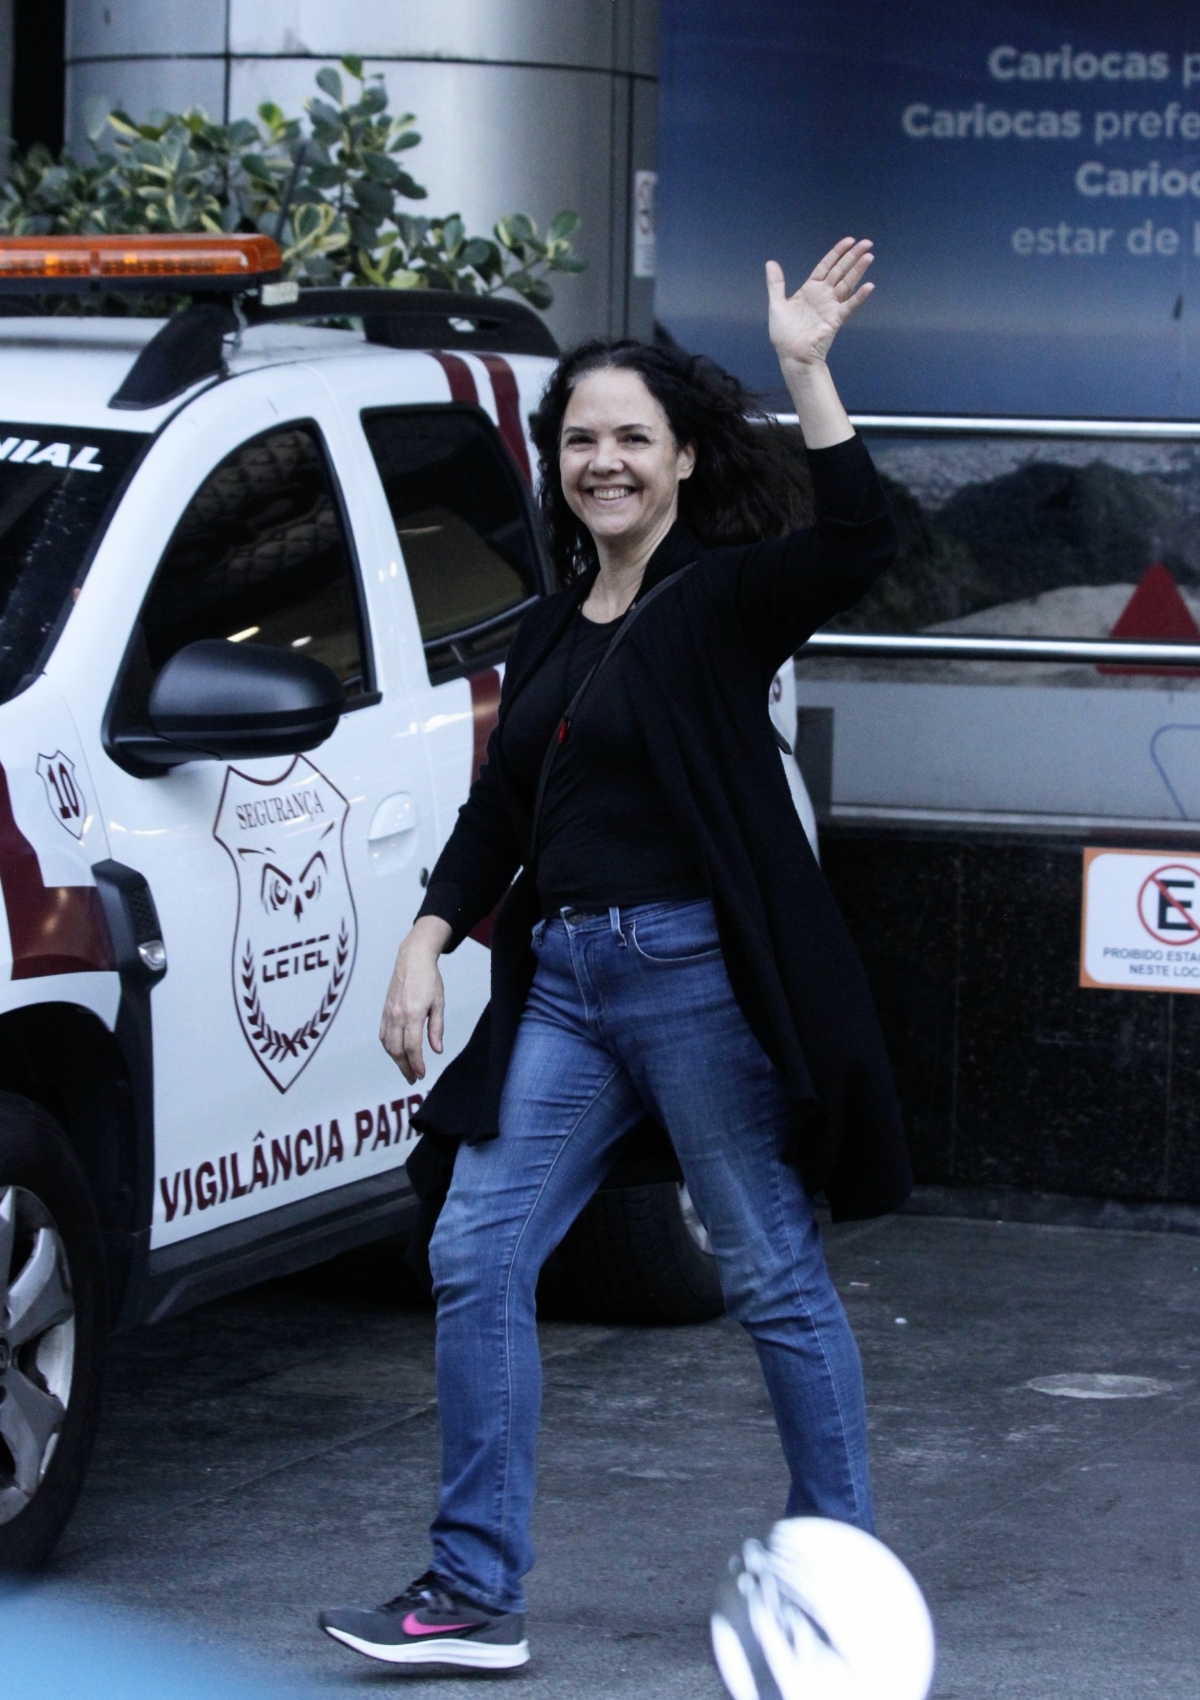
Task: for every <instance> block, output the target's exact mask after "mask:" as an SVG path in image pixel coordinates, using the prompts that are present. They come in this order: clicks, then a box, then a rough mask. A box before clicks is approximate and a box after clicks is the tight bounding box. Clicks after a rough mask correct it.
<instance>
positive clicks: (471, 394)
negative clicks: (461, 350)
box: [431, 348, 479, 407]
mask: <svg viewBox="0 0 1200 1700" xmlns="http://www.w3.org/2000/svg"><path fill="white" fill-rule="evenodd" d="M431 352H432V354H433V358H434V359H435V360H436V361H437V363H438V365H439V366H440V367H441V368H442V371H443V372H444V373H445V374H446V379H447V381H448V383H449V385H450V399H451V400H452V401H461V402H466V404H467V406H468V407H478V406H479V391H478V390H477V389H476V387H475V374H474V373H473V372H472V371H471V368H470V367H469V366H468V365H467V363H466V361H465V360H463V359H461V358H460V357H459V356H458V355H457V354H444V353H443V352H442V350H441V349H439V348H435V349H433V350H431Z"/></svg>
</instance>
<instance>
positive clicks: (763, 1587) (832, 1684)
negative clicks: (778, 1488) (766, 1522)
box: [712, 1517, 933, 1700]
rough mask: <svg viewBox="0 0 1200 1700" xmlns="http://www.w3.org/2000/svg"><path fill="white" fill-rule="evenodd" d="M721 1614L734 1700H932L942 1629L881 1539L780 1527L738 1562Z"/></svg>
mask: <svg viewBox="0 0 1200 1700" xmlns="http://www.w3.org/2000/svg"><path fill="white" fill-rule="evenodd" d="M729 1571H730V1574H729V1578H728V1580H727V1581H726V1582H725V1583H724V1584H723V1585H722V1587H721V1590H720V1593H719V1594H718V1596H717V1603H716V1605H715V1606H714V1608H713V1614H712V1642H713V1652H714V1654H715V1655H716V1660H717V1668H718V1670H719V1671H720V1672H721V1676H722V1679H723V1680H724V1683H725V1686H726V1688H727V1689H728V1690H729V1692H730V1694H731V1695H732V1696H733V1700H925V1696H926V1695H927V1694H928V1693H929V1688H930V1684H931V1683H932V1681H933V1624H932V1623H931V1621H930V1618H929V1610H928V1608H927V1606H926V1604H925V1601H924V1598H923V1597H922V1594H921V1590H920V1589H919V1588H918V1587H917V1584H916V1583H915V1582H914V1581H913V1579H912V1577H911V1576H910V1575H909V1573H908V1571H907V1570H906V1569H905V1568H904V1566H903V1564H901V1562H900V1560H899V1559H898V1558H897V1557H896V1555H895V1554H894V1553H892V1552H890V1551H889V1550H888V1548H887V1547H885V1546H884V1545H883V1543H882V1541H877V1540H876V1539H875V1538H874V1536H873V1535H867V1534H864V1533H863V1531H862V1530H861V1529H856V1528H854V1527H853V1526H852V1525H851V1524H849V1523H835V1522H833V1521H832V1520H831V1519H830V1518H827V1517H792V1518H789V1519H788V1520H787V1521H786V1522H783V1523H776V1525H775V1527H774V1528H773V1529H772V1530H771V1539H770V1544H769V1545H768V1546H765V1547H764V1546H763V1545H762V1543H761V1542H760V1541H747V1542H746V1544H745V1546H744V1547H743V1548H742V1551H741V1554H740V1556H739V1557H736V1558H732V1559H731V1560H730V1561H729Z"/></svg>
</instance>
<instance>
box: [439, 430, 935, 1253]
mask: <svg viewBox="0 0 1200 1700" xmlns="http://www.w3.org/2000/svg"><path fill="white" fill-rule="evenodd" d="M809 462H810V467H811V471H812V479H813V493H814V498H815V503H816V523H815V524H814V525H813V526H812V527H811V528H810V529H807V530H804V531H798V532H794V533H793V534H792V535H791V536H789V537H786V538H782V539H780V540H778V541H771V542H765V543H757V544H751V545H746V546H740V547H730V548H718V549H703V548H701V547H700V546H699V545H698V544H697V542H696V541H695V539H694V538H693V537H692V536H691V535H690V534H689V533H688V532H687V530H686V529H685V527H684V526H683V525H682V524H679V525H676V526H675V527H674V529H673V530H672V531H671V532H670V534H669V535H668V536H667V538H666V539H665V540H664V541H663V543H662V544H661V545H660V546H659V548H658V549H657V550H656V552H655V554H654V556H653V557H652V559H651V561H650V563H649V565H648V567H647V569H646V574H645V577H644V579H643V583H642V589H641V592H640V593H639V594H642V593H644V592H645V591H647V590H649V589H651V588H652V587H653V586H654V585H655V584H657V583H659V582H660V581H661V580H662V579H663V578H665V577H667V576H668V574H670V573H672V572H674V571H675V570H676V569H677V568H679V567H681V566H684V565H687V564H688V563H690V562H694V563H695V565H694V566H693V567H692V570H691V571H690V572H688V573H686V574H684V575H683V577H682V578H681V579H680V580H679V581H678V582H677V583H676V584H675V585H672V586H671V587H670V588H669V589H668V590H666V591H664V593H663V594H662V595H661V596H660V597H658V598H657V599H656V601H655V602H654V603H653V605H652V606H651V607H649V608H647V610H646V612H645V614H644V615H643V616H642V617H641V618H640V619H639V620H638V621H637V623H636V624H635V626H634V628H633V629H632V630H631V631H630V633H629V636H628V639H627V640H626V642H625V644H624V649H625V651H626V661H625V665H624V668H623V672H624V674H625V680H626V686H627V689H628V691H629V693H630V697H631V700H632V702H633V707H634V711H635V713H636V714H637V717H638V721H639V725H640V727H641V731H642V734H643V737H644V738H645V741H646V747H647V750H648V753H649V758H650V762H651V765H652V767H653V769H654V772H655V775H656V777H657V780H658V782H659V784H660V786H661V787H662V793H663V795H664V797H665V798H666V799H667V802H668V805H669V807H670V809H671V812H672V813H673V815H674V816H675V819H676V820H677V821H678V823H679V826H680V829H681V831H682V832H683V833H684V834H685V835H686V838H687V841H688V842H689V843H692V844H695V845H697V846H698V847H699V849H700V852H701V857H702V861H703V865H704V869H705V873H706V878H707V883H708V886H709V889H710V891H711V894H712V901H713V906H714V908H715V911H716V917H717V925H718V929H719V932H720V937H721V944H722V948H723V950H724V955H725V962H726V966H727V968H728V971H729V977H730V980H731V982H732V985H733V990H734V993H735V996H736V997H737V1000H738V1003H739V1005H740V1006H741V1008H742V1010H743V1012H744V1013H745V1016H746V1019H747V1021H748V1022H749V1024H750V1027H751V1028H752V1030H753V1031H754V1033H755V1035H756V1036H757V1038H758V1040H759V1042H760V1043H761V1045H762V1047H763V1049H764V1050H765V1051H766V1053H767V1055H768V1056H769V1057H770V1058H771V1060H772V1061H773V1062H774V1063H775V1065H776V1067H777V1068H778V1069H779V1070H780V1072H781V1073H782V1075H783V1077H784V1079H785V1081H786V1082H787V1085H788V1087H789V1089H790V1097H791V1101H792V1105H793V1124H792V1138H791V1151H790V1156H791V1159H792V1160H793V1161H794V1162H796V1164H797V1165H798V1167H799V1168H800V1170H801V1173H802V1175H803V1177H804V1181H805V1184H806V1186H807V1188H808V1189H809V1191H810V1192H818V1191H822V1190H823V1191H824V1193H825V1195H826V1197H827V1198H828V1200H829V1204H830V1208H831V1210H832V1212H833V1215H834V1218H835V1219H837V1220H841V1219H847V1218H854V1217H865V1216H874V1215H880V1214H882V1213H883V1212H885V1211H888V1210H892V1209H894V1208H895V1207H896V1206H897V1205H898V1204H900V1203H901V1202H903V1200H904V1199H905V1197H907V1195H908V1192H909V1191H910V1189H911V1185H912V1177H911V1174H910V1171H909V1164H908V1154H907V1150H906V1147H905V1142H904V1135H903V1131H902V1129H901V1125H900V1115H899V1108H898V1105H897V1102H896V1095H895V1090H894V1088H893V1084H892V1078H891V1072H890V1069H889V1066H888V1061H887V1056H886V1054H885V1051H884V1047H883V1040H882V1036H881V1034H880V1031H879V1025H878V1021H877V1019H876V1015H875V1010H874V1006H873V1004H872V1001H871V994H870V991H869V989H868V987H867V982H866V978H865V976H864V974H863V970H862V965H861V963H860V962H859V959H858V955H857V952H856V951H855V948H854V945H853V944H852V942H851V940H850V936H849V934H848V932H847V931H846V927H845V923H844V922H843V921H842V918H841V915H840V914H839V912H838V909H837V907H836V905H835V903H834V901H833V897H832V895H831V893H830V891H829V888H828V886H827V885H826V884H825V881H824V879H823V877H822V875H821V872H820V869H819V868H818V866H817V863H816V860H815V858H814V856H813V854H812V851H811V849H810V848H809V844H808V840H807V838H806V837H805V835H804V830H803V828H802V827H801V825H800V821H799V818H798V817H797V814H796V811H795V808H794V806H793V804H792V800H791V796H790V793H789V791H788V787H787V781H786V778H785V776H784V773H783V768H782V765H781V763H780V760H779V749H778V746H777V744H776V741H775V737H774V734H773V731H772V728H771V723H770V719H769V716H768V711H767V692H768V687H769V685H770V682H771V679H772V678H773V676H774V674H775V673H776V671H777V670H778V669H779V667H780V666H781V665H782V664H783V663H784V662H786V661H787V660H788V659H789V658H790V656H791V655H792V654H793V653H794V652H795V650H796V649H797V648H799V646H800V645H801V644H802V643H803V642H804V641H805V639H806V638H807V637H808V636H809V635H810V633H812V632H813V631H814V630H815V629H816V628H817V627H818V626H821V625H823V624H824V623H825V622H826V621H827V620H828V619H830V618H831V617H832V616H833V615H834V614H836V613H838V612H840V611H841V610H843V609H845V608H849V607H851V606H852V605H853V604H854V603H855V602H856V601H858V599H859V598H860V597H861V596H862V595H863V593H864V591H866V590H867V589H868V587H869V586H870V585H871V583H872V582H873V581H874V580H875V578H876V577H877V576H878V575H879V573H881V572H882V571H883V570H884V569H885V568H887V567H888V566H890V565H891V563H892V561H893V560H894V559H895V555H896V534H895V528H894V526H893V524H892V519H891V516H890V514H889V512H888V508H887V502H886V498H885V497H884V494H883V491H882V488H881V487H880V484H879V480H878V478H877V477H876V475H875V470H874V467H873V466H872V464H871V460H870V456H869V455H868V454H867V451H866V449H865V447H864V446H863V444H862V443H861V441H860V440H859V439H858V438H857V437H854V438H852V439H851V440H850V441H848V442H846V443H840V444H837V445H836V446H835V447H833V448H830V449H823V450H820V451H817V452H816V453H813V454H811V455H810V457H809ZM593 580H594V573H593V574H592V575H588V576H585V577H584V578H581V579H580V580H578V581H576V582H575V583H574V584H572V585H571V586H569V587H568V588H567V589H566V590H564V591H561V592H559V594H558V595H555V596H550V597H547V598H546V599H545V600H544V601H543V602H541V603H539V604H538V605H537V606H535V607H534V608H532V609H531V610H530V612H529V613H528V614H527V615H526V616H525V618H524V620H523V621H522V622H521V625H520V627H519V629H518V631H517V634H516V636H515V638H514V640H513V644H512V648H511V651H510V653H509V658H508V664H507V667H506V670H505V677H504V685H503V689H502V692H501V697H500V713H499V724H498V726H497V728H496V730H495V731H494V732H493V733H492V737H491V740H490V742H489V745H488V759H487V763H486V765H485V767H484V769H483V771H482V772H481V773H480V775H479V778H478V779H477V780H476V782H475V784H474V785H473V786H472V788H471V792H470V796H469V797H468V799H467V801H466V803H464V805H463V807H462V809H461V810H460V811H459V817H458V821H457V824H456V825H455V828H454V831H453V832H452V833H451V835H450V838H449V840H448V842H447V844H446V846H445V849H444V850H443V851H442V854H441V856H440V858H439V859H438V863H437V866H436V867H435V869H434V871H433V875H432V878H431V879H430V883H429V889H428V891H427V893H426V899H425V902H424V904H423V905H422V908H421V913H422V914H423V915H425V914H436V915H440V916H442V917H443V918H444V919H445V920H447V921H448V922H449V923H450V925H451V927H452V929H453V932H452V938H451V940H450V943H449V946H448V948H449V949H454V948H455V946H456V945H457V944H458V943H459V942H460V940H461V939H462V938H463V937H464V936H465V935H466V934H467V933H468V932H469V931H470V929H471V928H472V927H473V926H475V925H476V924H477V923H478V922H479V921H480V920H482V919H483V917H484V916H485V915H487V914H489V913H490V912H491V910H492V909H493V907H494V906H495V905H496V903H497V902H498V901H499V899H500V898H501V897H502V896H503V894H504V893H505V891H506V890H507V891H508V895H507V897H506V898H505V899H504V902H503V905H502V906H501V908H500V910H499V913H498V914H497V917H496V922H495V926H494V928H493V931H492V965H491V992H492V996H491V1003H490V1004H489V1005H488V1007H487V1009H486V1010H485V1011H484V1013H483V1015H482V1017H481V1018H480V1021H479V1024H478V1026H477V1027H476V1029H475V1032H474V1033H473V1034H472V1036H471V1038H470V1040H469V1041H468V1043H467V1044H466V1046H465V1047H464V1049H463V1050H462V1051H461V1052H460V1053H459V1055H458V1056H457V1057H455V1058H454V1060H453V1061H452V1062H451V1063H450V1064H449V1065H448V1066H447V1068H446V1069H445V1071H444V1073H443V1074H442V1075H441V1077H440V1078H439V1079H438V1080H437V1082H436V1083H435V1084H434V1086H433V1088H432V1090H431V1092H430V1094H429V1096H428V1098H427V1099H426V1100H425V1103H424V1104H423V1105H422V1106H421V1109H420V1111H419V1113H418V1115H417V1116H415V1117H414V1118H413V1120H414V1126H416V1127H417V1129H418V1130H419V1131H421V1132H422V1133H423V1134H430V1135H433V1136H435V1137H434V1139H433V1140H429V1139H425V1140H423V1141H422V1145H421V1146H420V1147H418V1149H417V1151H416V1152H414V1154H413V1156H412V1158H410V1169H409V1173H410V1176H411V1177H412V1179H413V1183H414V1185H415V1187H416V1189H417V1191H418V1193H419V1194H421V1196H422V1197H423V1198H427V1197H428V1195H429V1194H430V1193H431V1192H440V1191H441V1190H442V1186H443V1184H444V1183H445V1182H446V1181H447V1180H448V1174H447V1173H446V1169H447V1157H446V1153H447V1151H449V1152H450V1153H451V1154H452V1150H453V1147H447V1146H446V1145H445V1143H444V1141H445V1140H446V1139H449V1140H453V1141H458V1140H463V1139H465V1140H467V1141H471V1142H474V1141H477V1140H481V1139H488V1138H491V1137H494V1136H495V1135H496V1133H497V1132H498V1124H499V1107H500V1095H501V1092H502V1090H503V1086H504V1079H505V1075H506V1073H507V1070H508V1060H509V1056H510V1054H511V1052H512V1046H513V1042H514V1040H515V1037H516V1032H517V1025H518V1022H519V1021H520V1017H521V1012H522V1009H523V1008H524V1004H525V999H526V996H527V995H528V991H529V987H530V985H531V983H532V980H533V973H534V968H535V962H534V957H533V952H532V950H531V948H530V934H531V931H532V928H533V926H534V924H535V922H536V921H537V919H538V915H539V908H538V899H537V890H536V881H535V878H534V876H533V874H532V873H531V871H530V869H529V868H528V867H526V866H523V864H524V862H525V856H526V852H527V849H528V837H529V828H530V808H531V799H530V798H528V797H526V796H525V795H524V794H523V792H522V791H520V790H519V789H518V787H517V785H516V783H515V781H514V778H513V775H512V774H511V772H510V771H509V770H508V768H507V764H506V763H505V760H504V757H503V755H502V753H501V748H500V729H501V727H502V726H503V724H504V719H505V715H506V714H507V712H508V710H509V708H510V707H511V704H512V701H513V699H514V697H515V696H516V695H517V694H518V692H519V691H520V690H521V689H522V687H523V686H524V685H525V683H526V682H527V681H528V680H529V678H530V677H531V676H532V674H533V672H534V671H535V669H536V668H537V667H538V665H539V664H540V662H541V661H542V659H543V658H544V657H545V656H546V654H547V653H548V652H549V650H550V649H551V648H552V647H553V645H554V643H555V642H556V640H557V639H558V637H559V635H560V633H561V632H562V629H563V627H564V625H565V623H566V621H567V620H569V619H570V617H571V615H572V613H573V612H574V610H575V609H576V608H577V607H578V606H579V604H580V602H581V601H583V599H584V598H585V597H586V595H587V594H588V591H589V590H590V588H591V584H592V582H593ZM518 869H521V872H520V874H519V877H517V878H516V879H515V881H514V875H516V874H517V870H518ZM510 887H511V889H509V888H510ZM436 1136H442V1137H441V1138H438V1137H436ZM422 1147H424V1149H422Z"/></svg>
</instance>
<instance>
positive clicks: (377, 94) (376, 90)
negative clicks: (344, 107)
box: [358, 82, 388, 113]
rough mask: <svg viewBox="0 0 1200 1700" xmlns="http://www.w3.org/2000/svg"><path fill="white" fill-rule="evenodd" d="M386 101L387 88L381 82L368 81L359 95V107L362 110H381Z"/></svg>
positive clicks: (370, 111)
mask: <svg viewBox="0 0 1200 1700" xmlns="http://www.w3.org/2000/svg"><path fill="white" fill-rule="evenodd" d="M387 103H388V97H387V90H386V89H385V88H384V86H383V84H382V83H381V82H379V83H375V82H372V83H368V85H367V87H366V88H365V89H364V90H363V91H362V94H361V96H360V97H359V102H358V104H359V107H360V109H361V110H362V111H363V112H366V113H372V112H382V111H383V110H384V108H385V107H386V105H387Z"/></svg>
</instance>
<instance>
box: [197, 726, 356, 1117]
mask: <svg viewBox="0 0 1200 1700" xmlns="http://www.w3.org/2000/svg"><path fill="white" fill-rule="evenodd" d="M349 812H350V805H349V803H348V802H347V801H346V799H345V797H343V796H342V793H341V792H340V791H339V790H338V788H337V786H336V785H334V784H333V783H332V782H331V781H330V780H328V779H327V778H326V777H325V775H324V774H323V773H321V772H319V771H318V769H317V768H315V767H314V766H313V764H312V763H311V762H310V761H308V760H306V758H305V757H304V756H296V757H295V759H294V760H293V761H292V763H291V765H290V766H289V767H288V768H287V770H286V771H285V772H284V773H282V774H280V775H279V777H278V778H276V779H266V780H264V779H258V778H255V777H254V776H252V775H251V774H248V773H242V772H241V771H240V770H239V769H238V768H236V767H231V768H230V769H229V770H228V772H227V773H226V775H225V784H224V787H223V788H222V791H221V803H220V807H219V808H218V810H217V818H216V822H215V824H214V826H213V837H214V838H215V839H216V840H217V842H218V844H221V845H223V846H224V848H225V850H226V852H227V853H228V855H229V859H230V861H231V862H232V863H233V866H234V870H235V871H236V873H237V883H238V911H237V926H236V928H235V931H234V941H233V995H234V1002H235V1004H236V1006H237V1013H238V1020H239V1022H240V1023H241V1028H242V1033H243V1034H244V1036H245V1039H246V1043H247V1044H248V1045H249V1047H250V1049H251V1050H252V1051H253V1053H254V1056H255V1058H256V1059H257V1061H258V1063H259V1064H260V1066H261V1067H262V1069H263V1071H264V1073H266V1074H267V1075H268V1076H269V1077H270V1079H271V1080H272V1081H273V1082H274V1084H275V1086H276V1087H277V1088H278V1089H279V1091H280V1092H286V1091H287V1090H288V1088H289V1086H291V1084H292V1083H293V1081H294V1080H295V1079H296V1078H297V1076H298V1075H299V1074H300V1073H301V1071H302V1070H303V1069H304V1068H306V1067H307V1065H308V1064H309V1063H310V1062H311V1061H312V1058H313V1056H314V1055H315V1054H316V1050H317V1047H318V1046H319V1045H320V1043H321V1041H322V1039H323V1038H324V1037H325V1035H326V1033H327V1032H328V1031H329V1028H330V1026H331V1025H332V1023H333V1019H334V1017H335V1016H336V1014H337V1012H338V1010H339V1009H340V1008H341V1004H342V1000H343V998H344V997H345V995H346V988H347V987H348V985H349V984H350V974H351V971H352V969H353V967H354V953H355V949H356V946H357V943H358V919H357V916H356V915H355V912H354V898H353V896H352V894H351V891H350V880H349V877H348V875H347V872H346V855H345V847H344V844H343V835H344V830H345V825H346V816H347V815H348V814H349Z"/></svg>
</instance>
